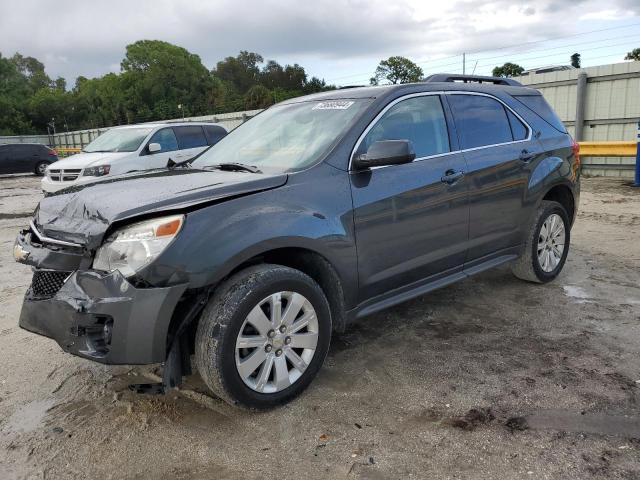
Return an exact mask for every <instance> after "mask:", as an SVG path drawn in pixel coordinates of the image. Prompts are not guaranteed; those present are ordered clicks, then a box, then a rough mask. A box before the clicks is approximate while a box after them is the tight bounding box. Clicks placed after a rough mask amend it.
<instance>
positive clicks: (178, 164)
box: [167, 158, 193, 170]
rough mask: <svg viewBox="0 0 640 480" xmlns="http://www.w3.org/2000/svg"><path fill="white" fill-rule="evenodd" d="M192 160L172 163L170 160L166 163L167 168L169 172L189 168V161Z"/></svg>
mask: <svg viewBox="0 0 640 480" xmlns="http://www.w3.org/2000/svg"><path fill="white" fill-rule="evenodd" d="M192 160H193V158H190V159H188V160H183V161H182V162H174V161H173V160H172V159H171V158H170V159H169V160H168V161H167V168H168V169H169V170H175V169H176V168H191V161H192Z"/></svg>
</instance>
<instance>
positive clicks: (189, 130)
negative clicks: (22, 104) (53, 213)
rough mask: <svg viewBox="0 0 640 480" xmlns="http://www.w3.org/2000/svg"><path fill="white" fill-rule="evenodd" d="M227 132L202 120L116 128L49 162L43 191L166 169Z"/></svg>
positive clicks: (212, 143) (200, 150) (43, 181)
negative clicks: (69, 153) (127, 174)
mask: <svg viewBox="0 0 640 480" xmlns="http://www.w3.org/2000/svg"><path fill="white" fill-rule="evenodd" d="M226 134H227V131H226V130H225V129H224V128H223V127H221V126H220V125H215V124H212V123H201V122H182V123H158V124H145V125H131V126H126V127H114V128H111V129H109V130H108V131H106V132H105V133H103V134H102V135H100V136H99V137H98V138H96V139H95V140H94V141H93V142H91V143H90V144H89V145H87V146H86V147H84V149H82V152H81V153H78V154H77V155H72V156H71V157H69V158H65V159H63V160H59V161H57V162H55V163H52V164H51V165H49V167H48V168H47V171H46V175H45V176H44V178H43V179H42V190H44V191H45V192H47V193H52V192H57V191H58V190H61V189H63V188H66V187H69V186H71V185H81V184H85V183H90V182H95V181H96V180H97V179H98V178H100V177H103V176H105V175H117V174H120V173H128V172H132V171H137V170H150V169H153V168H164V167H166V166H167V162H168V161H169V159H171V160H173V161H174V162H176V163H179V162H182V161H185V160H189V159H190V158H193V157H195V156H196V155H197V154H199V153H200V152H202V151H203V150H205V149H206V148H208V147H209V146H211V145H215V144H216V143H217V142H218V141H219V140H220V139H221V138H223V137H224V136H225V135H226Z"/></svg>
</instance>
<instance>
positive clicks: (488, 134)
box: [447, 94, 513, 149]
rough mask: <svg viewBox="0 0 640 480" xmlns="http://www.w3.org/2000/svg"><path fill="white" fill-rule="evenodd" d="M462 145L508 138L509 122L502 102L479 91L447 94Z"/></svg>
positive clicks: (466, 145)
mask: <svg viewBox="0 0 640 480" xmlns="http://www.w3.org/2000/svg"><path fill="white" fill-rule="evenodd" d="M447 98H448V99H449V103H450V104H451V109H452V110H453V116H454V117H455V121H456V127H457V129H458V135H459V136H460V143H461V144H462V148H463V149H466V148H475V147H483V146H486V145H495V144H498V143H506V142H511V141H512V140H513V136H512V134H511V126H510V124H509V120H508V118H507V112H506V111H505V108H504V106H503V105H502V104H501V103H500V102H498V101H497V100H494V99H493V98H490V97H484V96H480V95H464V94H462V95H449V96H448V97H447Z"/></svg>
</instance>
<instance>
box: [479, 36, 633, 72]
mask: <svg viewBox="0 0 640 480" xmlns="http://www.w3.org/2000/svg"><path fill="white" fill-rule="evenodd" d="M622 45H628V42H624V43H614V44H612V45H602V46H600V47H593V48H586V49H582V52H581V54H582V53H584V52H591V51H593V50H601V49H603V48H610V47H620V46H622ZM543 51H544V50H543ZM568 51H570V50H568ZM568 51H567V52H568ZM560 55H568V53H566V52H556V53H551V54H548V55H540V56H537V57H529V58H523V59H522V60H520V61H529V60H538V59H540V58H549V57H558V56H560ZM516 58H517V57H516ZM489 65H495V62H491V63H484V64H481V65H478V67H486V66H489Z"/></svg>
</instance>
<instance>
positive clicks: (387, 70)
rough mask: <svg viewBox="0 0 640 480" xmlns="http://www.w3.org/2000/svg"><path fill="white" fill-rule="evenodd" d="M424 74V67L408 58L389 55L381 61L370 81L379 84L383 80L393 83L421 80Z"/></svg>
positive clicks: (372, 83)
mask: <svg viewBox="0 0 640 480" xmlns="http://www.w3.org/2000/svg"><path fill="white" fill-rule="evenodd" d="M423 76H424V72H423V71H422V68H420V67H419V66H418V65H416V64H415V63H413V62H412V61H411V60H409V59H408V58H405V57H389V58H388V59H386V60H382V61H381V62H380V64H379V65H378V67H377V68H376V72H375V75H374V76H373V77H372V78H371V80H370V83H371V85H379V84H380V83H381V82H386V83H391V84H396V83H411V82H419V81H420V80H422V77H423Z"/></svg>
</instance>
